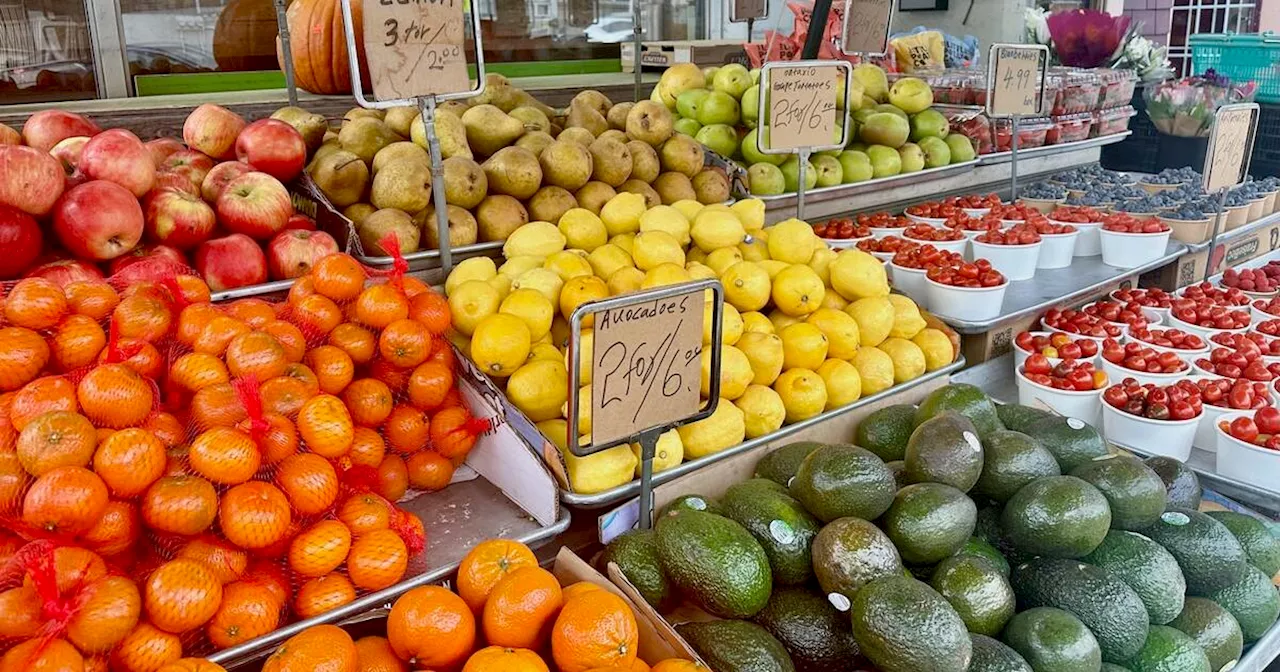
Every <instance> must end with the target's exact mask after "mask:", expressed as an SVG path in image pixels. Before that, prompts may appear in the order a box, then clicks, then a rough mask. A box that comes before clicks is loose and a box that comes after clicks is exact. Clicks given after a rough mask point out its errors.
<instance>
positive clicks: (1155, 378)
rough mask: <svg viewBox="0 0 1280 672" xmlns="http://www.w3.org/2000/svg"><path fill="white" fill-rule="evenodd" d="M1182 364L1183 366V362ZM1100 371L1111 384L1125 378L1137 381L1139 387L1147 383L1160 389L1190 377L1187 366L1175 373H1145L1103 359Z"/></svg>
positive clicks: (1189, 368)
mask: <svg viewBox="0 0 1280 672" xmlns="http://www.w3.org/2000/svg"><path fill="white" fill-rule="evenodd" d="M1183 363H1184V364H1185V362H1183ZM1102 370H1103V371H1105V372H1106V374H1107V379H1108V380H1110V381H1111V382H1113V383H1118V382H1120V381H1122V380H1124V379H1125V378H1132V379H1134V380H1136V381H1138V384H1139V385H1146V384H1147V383H1155V384H1156V385H1159V386H1161V387H1163V386H1165V385H1172V384H1174V383H1176V382H1178V381H1179V380H1182V379H1183V378H1186V377H1187V376H1189V375H1191V366H1190V365H1188V366H1187V367H1186V368H1184V369H1183V370H1181V371H1178V372H1177V373H1147V372H1146V371H1134V370H1133V369H1126V368H1124V367H1123V366H1120V365H1119V364H1115V363H1113V362H1111V361H1110V360H1108V359H1107V358H1105V357H1104V358H1103V359H1102Z"/></svg>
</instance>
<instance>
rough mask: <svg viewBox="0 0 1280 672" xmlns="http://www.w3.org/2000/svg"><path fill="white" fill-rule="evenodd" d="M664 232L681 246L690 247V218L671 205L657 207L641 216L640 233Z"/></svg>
mask: <svg viewBox="0 0 1280 672" xmlns="http://www.w3.org/2000/svg"><path fill="white" fill-rule="evenodd" d="M645 231H662V232H664V233H668V234H670V235H671V237H672V238H675V239H676V242H678V243H680V244H681V245H688V244H689V241H690V238H689V218H688V217H685V216H684V213H682V212H680V211H679V210H677V209H675V208H674V207H672V206H670V205H655V206H654V207H652V208H649V209H648V210H646V211H645V213H644V214H643V215H641V216H640V232H641V233H644V232H645Z"/></svg>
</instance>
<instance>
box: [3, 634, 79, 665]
mask: <svg viewBox="0 0 1280 672" xmlns="http://www.w3.org/2000/svg"><path fill="white" fill-rule="evenodd" d="M82 670H84V657H83V656H81V655H80V652H79V651H76V647H74V646H72V645H71V644H69V643H67V640H65V639H50V640H49V641H47V642H46V641H45V640H44V639H43V638H36V639H28V640H27V641H25V642H23V643H21V644H19V645H17V646H15V647H13V648H12V649H9V651H8V652H6V653H5V654H4V657H3V658H0V672H81V671H82Z"/></svg>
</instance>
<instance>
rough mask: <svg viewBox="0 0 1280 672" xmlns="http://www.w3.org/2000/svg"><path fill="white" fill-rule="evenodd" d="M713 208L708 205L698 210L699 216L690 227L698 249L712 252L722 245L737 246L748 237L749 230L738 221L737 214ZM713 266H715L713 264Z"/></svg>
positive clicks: (725, 209) (726, 209)
mask: <svg viewBox="0 0 1280 672" xmlns="http://www.w3.org/2000/svg"><path fill="white" fill-rule="evenodd" d="M728 210H729V209H728V208H724V209H723V210H717V209H713V208H712V206H706V207H704V208H702V210H701V211H699V212H698V216H697V217H694V219H693V226H692V227H691V228H690V229H689V236H690V237H691V238H693V244H694V245H697V246H698V249H700V250H702V251H703V252H706V253H707V254H711V253H712V252H714V251H716V250H718V249H720V248H722V247H735V246H737V244H738V243H741V242H742V241H743V239H745V238H746V237H747V232H746V230H745V229H743V228H742V222H740V221H738V217H737V215H735V214H733V213H732V212H729V211H728ZM712 268H715V267H714V266H712Z"/></svg>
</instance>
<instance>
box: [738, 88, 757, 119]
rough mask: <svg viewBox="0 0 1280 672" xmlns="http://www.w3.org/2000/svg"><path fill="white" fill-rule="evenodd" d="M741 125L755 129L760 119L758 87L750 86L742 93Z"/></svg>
mask: <svg viewBox="0 0 1280 672" xmlns="http://www.w3.org/2000/svg"><path fill="white" fill-rule="evenodd" d="M741 107H742V125H744V126H746V127H747V128H755V127H756V123H757V122H758V121H759V118H760V85H759V84H752V85H751V86H749V87H747V90H746V91H743V92H742V105H741Z"/></svg>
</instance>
